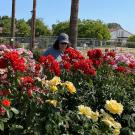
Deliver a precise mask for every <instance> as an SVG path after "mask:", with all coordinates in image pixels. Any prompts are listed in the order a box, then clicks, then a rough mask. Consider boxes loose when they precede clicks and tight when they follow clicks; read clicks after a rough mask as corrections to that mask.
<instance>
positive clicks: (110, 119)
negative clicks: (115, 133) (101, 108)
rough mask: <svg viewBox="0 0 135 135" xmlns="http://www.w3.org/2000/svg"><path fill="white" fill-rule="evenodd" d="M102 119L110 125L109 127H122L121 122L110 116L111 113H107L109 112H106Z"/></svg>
mask: <svg viewBox="0 0 135 135" xmlns="http://www.w3.org/2000/svg"><path fill="white" fill-rule="evenodd" d="M102 121H103V122H104V123H105V124H106V125H108V126H109V127H113V128H115V129H120V128H121V124H120V123H118V122H116V121H115V120H114V118H113V117H111V116H110V115H109V114H107V113H104V117H103V119H102Z"/></svg>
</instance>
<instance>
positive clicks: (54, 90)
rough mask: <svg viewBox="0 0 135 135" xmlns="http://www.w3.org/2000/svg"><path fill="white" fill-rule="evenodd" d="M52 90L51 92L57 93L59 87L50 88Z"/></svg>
mask: <svg viewBox="0 0 135 135" xmlns="http://www.w3.org/2000/svg"><path fill="white" fill-rule="evenodd" d="M50 90H51V91H52V92H56V91H57V90H58V88H57V86H51V87H50Z"/></svg>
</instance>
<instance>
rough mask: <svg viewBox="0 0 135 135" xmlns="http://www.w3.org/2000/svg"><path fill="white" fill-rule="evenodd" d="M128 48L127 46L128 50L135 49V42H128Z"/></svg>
mask: <svg viewBox="0 0 135 135" xmlns="http://www.w3.org/2000/svg"><path fill="white" fill-rule="evenodd" d="M126 46H127V47H128V48H135V42H128V43H127V44H126Z"/></svg>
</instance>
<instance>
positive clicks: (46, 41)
mask: <svg viewBox="0 0 135 135" xmlns="http://www.w3.org/2000/svg"><path fill="white" fill-rule="evenodd" d="M55 40H56V37H53V36H51V37H37V38H36V39H35V48H40V49H46V48H48V47H49V46H51V45H52V44H53V43H54V41H55ZM11 42H14V45H15V46H17V47H22V48H27V49H29V48H30V44H31V37H15V38H11V37H0V44H10V43H11ZM97 47H104V48H112V49H116V48H117V47H125V48H128V47H131V48H132V47H135V42H127V41H126V40H123V39H118V40H108V41H105V40H102V41H99V40H97V39H95V38H78V39H77V49H79V50H84V49H90V48H91V49H93V48H97Z"/></svg>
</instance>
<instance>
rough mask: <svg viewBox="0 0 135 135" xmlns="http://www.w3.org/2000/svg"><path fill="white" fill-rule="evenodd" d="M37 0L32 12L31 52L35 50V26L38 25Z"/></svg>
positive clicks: (34, 1) (34, 0)
mask: <svg viewBox="0 0 135 135" xmlns="http://www.w3.org/2000/svg"><path fill="white" fill-rule="evenodd" d="M36 2H37V1H36V0H33V10H32V20H31V21H32V23H31V35H32V37H31V46H30V50H33V49H34V47H35V25H36Z"/></svg>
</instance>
